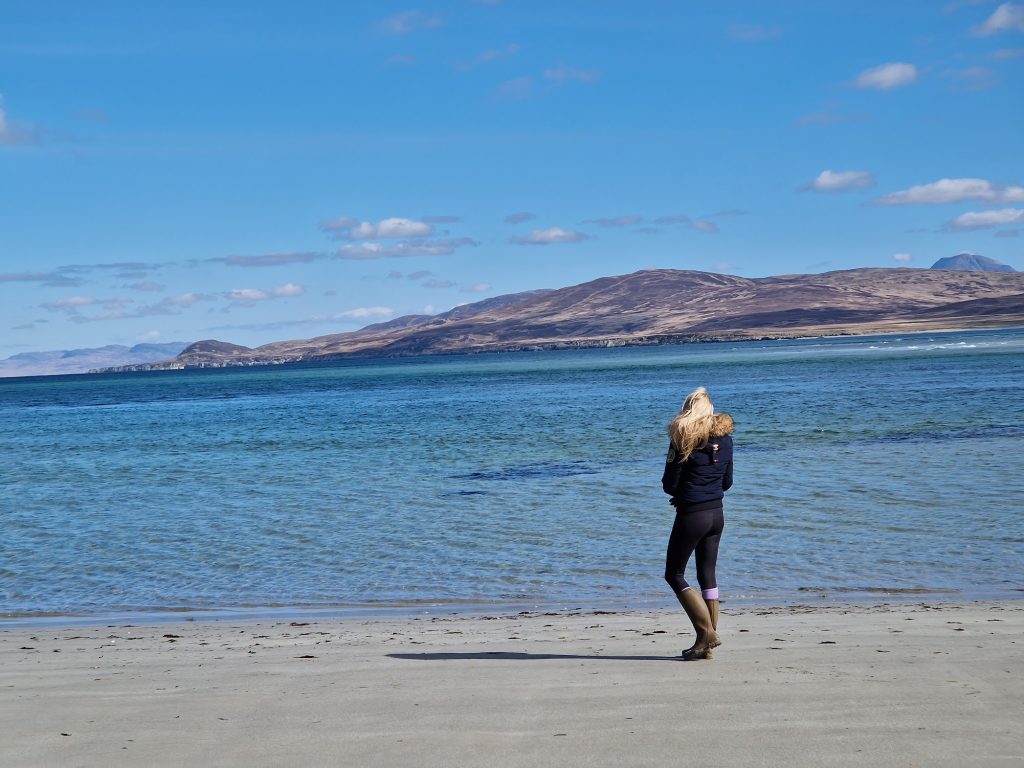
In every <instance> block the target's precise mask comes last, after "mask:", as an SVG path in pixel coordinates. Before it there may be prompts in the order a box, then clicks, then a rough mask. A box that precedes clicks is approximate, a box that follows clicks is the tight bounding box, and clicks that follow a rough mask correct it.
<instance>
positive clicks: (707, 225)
mask: <svg viewBox="0 0 1024 768" xmlns="http://www.w3.org/2000/svg"><path fill="white" fill-rule="evenodd" d="M654 223H655V224H678V225H682V226H684V227H689V228H690V229H695V230H696V231H698V232H705V233H707V234H714V233H715V232H718V225H717V224H715V222H713V221H708V220H707V219H694V218H691V217H690V216H686V215H684V214H679V215H674V216H659V217H658V218H656V219H655V220H654Z"/></svg>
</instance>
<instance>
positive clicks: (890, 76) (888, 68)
mask: <svg viewBox="0 0 1024 768" xmlns="http://www.w3.org/2000/svg"><path fill="white" fill-rule="evenodd" d="M917 75H918V71H917V67H915V66H914V65H913V64H906V63H903V62H893V63H890V64H882V65H880V66H877V67H872V68H871V69H865V70H864V71H863V72H861V73H860V74H859V75H857V80H856V81H855V85H856V86H857V87H858V88H878V89H879V90H883V91H888V90H890V89H891V88H898V87H900V86H902V85H910V84H911V83H913V82H915V81H916V80H917Z"/></svg>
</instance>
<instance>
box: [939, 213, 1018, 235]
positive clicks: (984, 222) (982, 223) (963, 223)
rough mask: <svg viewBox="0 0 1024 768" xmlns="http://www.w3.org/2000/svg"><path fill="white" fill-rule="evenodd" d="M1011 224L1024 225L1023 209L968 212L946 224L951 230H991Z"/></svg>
mask: <svg viewBox="0 0 1024 768" xmlns="http://www.w3.org/2000/svg"><path fill="white" fill-rule="evenodd" d="M1011 224H1024V208H1003V209H1001V210H998V211H969V212H968V213H962V214H960V215H959V216H957V217H956V218H955V219H953V220H952V221H950V222H948V223H947V224H946V228H947V229H951V230H959V231H964V230H973V229H991V228H992V227H1005V226H1007V225H1011Z"/></svg>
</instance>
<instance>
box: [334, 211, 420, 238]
mask: <svg viewBox="0 0 1024 768" xmlns="http://www.w3.org/2000/svg"><path fill="white" fill-rule="evenodd" d="M320 229H322V230H324V231H328V232H333V233H334V237H335V239H338V240H377V239H380V240H392V239H395V238H400V237H427V236H428V235H431V234H433V232H434V228H433V226H431V225H430V224H429V223H427V222H425V221H416V220H415V219H403V218H400V217H397V216H395V217H391V218H388V219H381V220H380V221H378V222H376V223H374V222H370V221H356V220H355V219H351V218H349V217H348V216H339V217H338V218H336V219H328V220H326V221H322V222H320Z"/></svg>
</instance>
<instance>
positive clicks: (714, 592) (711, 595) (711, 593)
mask: <svg viewBox="0 0 1024 768" xmlns="http://www.w3.org/2000/svg"><path fill="white" fill-rule="evenodd" d="M700 594H701V597H703V598H704V599H705V600H717V599H718V587H712V588H711V589H702V590H701V591H700Z"/></svg>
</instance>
